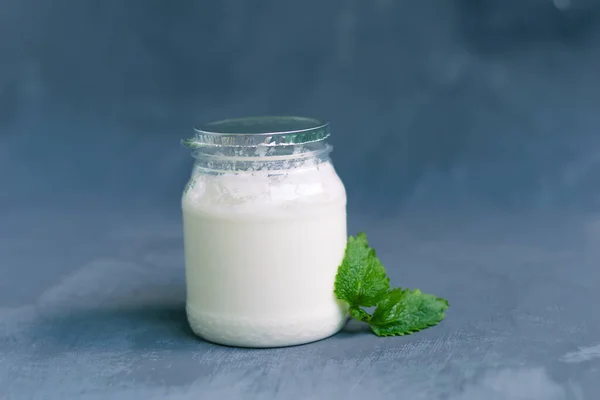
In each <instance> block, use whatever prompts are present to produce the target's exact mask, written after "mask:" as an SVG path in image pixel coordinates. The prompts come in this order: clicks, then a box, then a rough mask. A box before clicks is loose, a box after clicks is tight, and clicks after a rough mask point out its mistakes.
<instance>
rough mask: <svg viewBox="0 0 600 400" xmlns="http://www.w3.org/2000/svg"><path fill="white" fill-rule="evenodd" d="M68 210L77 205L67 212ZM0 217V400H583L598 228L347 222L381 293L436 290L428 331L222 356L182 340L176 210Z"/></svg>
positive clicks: (451, 218) (543, 218) (597, 355)
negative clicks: (383, 281) (381, 284)
mask: <svg viewBox="0 0 600 400" xmlns="http://www.w3.org/2000/svg"><path fill="white" fill-rule="evenodd" d="M81 204H83V202H82V203H81ZM32 210H35V208H32V207H29V206H27V205H24V206H23V207H20V208H19V207H13V208H12V209H10V210H9V211H10V212H9V211H4V212H3V214H2V220H3V223H2V227H1V228H0V238H1V239H2V241H1V243H0V272H1V274H2V275H1V276H2V279H1V280H0V398H2V399H4V398H7V399H29V398H32V399H72V398H83V399H109V398H110V399H141V398H146V399H229V398H231V399H364V398H369V397H368V396H371V398H376V399H398V398H410V399H428V400H431V399H450V400H459V399H460V400H463V399H465V400H466V399H474V400H480V399H486V400H495V399H498V400H506V399H544V400H553V399H595V398H597V396H595V394H597V393H598V392H599V391H600V379H598V378H600V316H599V315H600V314H598V310H597V304H599V303H600V291H599V290H598V285H599V284H600V269H599V268H598V260H599V258H600V246H598V242H600V219H596V218H595V217H594V216H590V215H587V216H584V215H568V216H567V215H561V216H557V215H541V214H540V215H508V214H507V215H496V216H493V217H492V216H490V215H491V214H487V215H485V214H482V215H479V216H477V217H476V216H470V217H466V216H465V215H466V214H463V215H458V214H450V213H448V214H447V215H442V214H440V215H435V216H434V215H431V214H427V213H406V214H405V215H397V216H393V217H390V218H386V219H385V220H377V219H374V218H369V217H365V216H360V215H350V216H349V225H350V230H351V232H354V231H357V230H363V229H364V230H365V231H367V232H368V233H369V236H370V238H371V241H372V244H373V245H374V246H375V247H376V248H377V250H378V253H379V255H380V257H381V259H382V260H383V262H384V264H385V265H386V266H387V268H388V270H389V273H390V276H391V279H392V282H393V283H394V284H398V285H403V286H410V287H419V288H421V289H422V290H424V291H428V292H432V293H435V294H438V295H440V296H444V297H446V298H448V299H449V300H450V303H451V308H450V309H449V311H448V313H447V318H446V320H445V321H444V322H443V323H442V324H441V325H439V326H437V327H434V328H431V329H428V330H425V331H423V332H421V333H418V334H415V335H412V336H406V337H395V338H378V337H376V336H374V335H372V334H371V333H369V331H368V330H367V329H365V328H366V327H365V326H362V325H360V324H356V323H350V324H349V325H348V326H347V327H346V328H345V329H344V330H343V331H342V332H340V333H339V334H337V335H335V336H334V337H331V338H329V339H326V340H322V341H319V342H316V343H312V344H308V345H303V346H297V347H291V348H279V349H266V350H251V349H236V348H228V347H223V346H218V345H214V344H210V343H206V342H204V341H202V340H200V339H198V338H196V337H194V336H193V334H192V333H191V332H190V330H189V328H188V326H187V323H186V319H185V312H184V298H185V285H184V283H185V282H184V269H183V254H182V234H181V224H180V218H179V214H178V211H177V210H176V208H173V210H171V211H169V212H168V213H165V211H164V210H150V209H147V210H140V209H133V208H130V209H128V208H126V207H122V209H119V208H118V207H114V208H110V209H108V208H105V209H102V208H101V207H99V208H93V207H88V208H87V209H86V208H82V207H71V206H67V205H64V206H62V207H59V206H55V207H54V208H52V209H45V210H41V211H38V212H36V211H32Z"/></svg>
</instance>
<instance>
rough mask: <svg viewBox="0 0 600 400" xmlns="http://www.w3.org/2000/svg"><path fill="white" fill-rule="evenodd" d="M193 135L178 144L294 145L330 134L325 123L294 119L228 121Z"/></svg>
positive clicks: (313, 140)
mask: <svg viewBox="0 0 600 400" xmlns="http://www.w3.org/2000/svg"><path fill="white" fill-rule="evenodd" d="M194 132H195V135H194V137H193V138H191V139H187V140H184V141H182V143H183V145H184V146H186V147H189V148H192V149H195V148H200V147H258V146H294V145H302V144H307V143H313V142H319V141H322V140H325V139H327V138H328V137H329V136H330V135H331V134H330V131H329V123H327V122H323V121H320V120H318V119H315V118H307V117H296V116H266V117H245V118H230V119H224V120H220V121H215V122H210V123H208V124H205V125H203V126H202V127H200V128H194Z"/></svg>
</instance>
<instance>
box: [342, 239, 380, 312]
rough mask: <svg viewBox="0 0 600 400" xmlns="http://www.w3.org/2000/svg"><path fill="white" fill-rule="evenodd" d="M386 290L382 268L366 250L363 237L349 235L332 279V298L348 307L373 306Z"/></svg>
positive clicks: (366, 244)
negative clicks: (333, 284)
mask: <svg viewBox="0 0 600 400" xmlns="http://www.w3.org/2000/svg"><path fill="white" fill-rule="evenodd" d="M389 288H390V280H389V278H388V277H387V274H386V272H385V268H384V267H383V265H382V264H381V261H379V259H378V258H377V255H376V254H375V250H374V249H372V248H371V247H369V242H368V241H367V235H365V234H364V233H362V232H361V233H359V234H358V235H356V237H352V236H350V238H349V239H348V244H347V245H346V252H345V254H344V259H343V261H342V265H340V267H339V268H338V273H337V275H336V277H335V290H334V293H335V296H336V297H337V298H338V299H339V300H342V301H345V302H346V303H348V304H349V305H350V308H351V309H352V308H357V307H359V306H362V307H373V306H375V305H377V302H378V301H379V299H380V298H382V297H383V296H384V295H385V294H386V293H387V291H388V290H389Z"/></svg>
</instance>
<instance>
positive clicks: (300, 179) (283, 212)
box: [182, 150, 347, 347]
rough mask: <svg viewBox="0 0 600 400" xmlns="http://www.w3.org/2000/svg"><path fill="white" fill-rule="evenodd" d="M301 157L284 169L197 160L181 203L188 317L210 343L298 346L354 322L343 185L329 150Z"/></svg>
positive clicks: (276, 164)
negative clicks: (347, 288)
mask: <svg viewBox="0 0 600 400" xmlns="http://www.w3.org/2000/svg"><path fill="white" fill-rule="evenodd" d="M293 153H294V152H291V154H292V155H287V156H285V160H284V161H285V162H284V163H282V160H281V159H278V158H277V157H270V156H268V155H266V156H264V157H258V158H255V159H252V160H248V159H246V158H245V157H241V158H240V157H238V158H235V157H224V158H220V159H219V160H218V162H217V163H215V162H213V161H214V160H215V158H214V156H212V155H211V156H209V157H208V158H209V159H210V160H212V161H210V162H207V160H206V157H204V155H199V156H197V157H196V158H197V162H196V164H195V166H194V171H193V173H192V176H191V178H190V181H189V182H188V185H187V186H186V189H185V191H184V194H183V199H182V209H183V222H184V244H185V260H186V284H187V315H188V320H189V323H190V326H191V327H192V329H193V331H194V332H195V333H196V334H197V335H199V336H201V337H203V338H205V339H206V340H209V341H212V342H216V343H220V344H225V345H232V346H242V347H279V346H289V345H297V344H302V343H308V342H312V341H316V340H319V339H323V338H325V337H328V336H331V335H333V334H335V333H336V332H338V331H339V330H340V329H341V328H342V327H343V325H344V323H345V321H346V315H347V310H346V309H345V307H344V305H343V304H342V303H341V302H339V301H337V300H336V299H335V296H334V294H333V289H334V281H335V275H336V272H337V268H338V266H339V264H340V263H341V261H342V259H343V256H344V249H345V246H346V241H347V231H346V192H345V189H344V185H343V183H342V182H341V180H340V178H339V177H338V175H337V173H336V171H335V169H334V167H333V165H332V163H331V161H330V160H329V158H328V156H327V154H328V150H327V151H321V152H320V153H319V155H318V156H311V155H310V154H309V155H306V154H302V153H301V152H300V155H297V156H294V155H293ZM325 153H326V154H325ZM210 157H213V158H210ZM257 160H259V161H257ZM240 163H242V164H243V167H241V168H240V166H239V164H240ZM234 164H235V165H234ZM215 165H219V166H220V168H219V169H218V170H215V169H214V166H215ZM207 166H209V167H207ZM257 166H258V167H257ZM229 167H231V168H229Z"/></svg>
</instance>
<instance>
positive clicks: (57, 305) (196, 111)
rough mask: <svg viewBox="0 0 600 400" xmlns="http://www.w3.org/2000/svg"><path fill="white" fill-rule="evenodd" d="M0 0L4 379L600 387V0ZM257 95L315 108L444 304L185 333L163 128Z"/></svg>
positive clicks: (462, 389) (72, 389)
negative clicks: (401, 317) (395, 328)
mask: <svg viewBox="0 0 600 400" xmlns="http://www.w3.org/2000/svg"><path fill="white" fill-rule="evenodd" d="M0 10H2V11H1V12H0V183H1V184H2V189H0V398H8V399H29V398H34V399H54V398H57V399H65V398H83V399H139V398H142V397H147V398H149V399H152V398H157V399H158V398H160V399H188V398H189V399H192V398H193V399H198V398H199V399H209V400H210V399H213V398H214V399H228V398H232V399H240V398H243V399H248V398H256V399H295V398H298V399H337V398H340V399H354V398H357V399H358V398H365V397H368V396H370V397H372V398H376V399H397V398H404V397H406V398H414V399H428V400H429V399H445V400H470V399H473V400H479V399H486V400H496V399H498V400H505V399H507V400H513V399H515V400H521V399H535V400H537V399H544V400H545V399H549V400H554V399H575V400H580V399H584V400H587V399H592V400H595V399H597V398H598V392H600V317H598V315H599V314H598V311H597V304H598V303H599V301H600V291H599V290H598V287H599V286H600V268H599V267H598V265H599V263H600V250H599V249H600V202H599V201H600V196H599V195H600V191H599V190H598V189H599V187H600V186H599V185H598V183H599V180H600V178H599V177H600V151H599V150H598V149H599V148H600V140H599V139H598V138H599V136H598V130H599V128H600V114H598V104H600V80H598V78H597V76H598V72H597V71H599V70H600V52H599V51H598V48H599V45H600V4H599V3H598V2H596V1H593V0H555V1H554V2H552V1H543V0H503V1H498V0H494V1H486V2H478V1H471V0H454V1H448V0H423V1H418V2H417V1H414V2H402V1H393V0H377V1H375V0H374V1H370V2H364V1H353V0H348V1H328V2H319V1H317V0H306V1H303V2H285V1H280V2H270V1H261V0H257V1H255V2H253V3H252V5H250V4H249V3H247V2H242V1H238V0H224V1H221V2H213V3H211V4H209V3H208V2H202V1H187V0H185V1H184V0H181V1H177V2H162V1H150V0H147V1H146V0H145V1H141V0H130V1H127V2H124V1H116V0H107V1H102V2H100V1H96V2H92V1H75V0H53V1H50V0H37V1H34V0H0ZM251 114H303V115H309V116H313V115H314V116H318V117H321V116H322V117H325V118H329V119H330V120H331V122H332V124H333V127H334V135H335V136H334V145H335V152H334V161H335V163H336V166H337V167H338V170H339V173H340V175H341V176H342V178H343V180H344V182H345V183H346V186H347V188H348V194H349V209H350V214H349V226H350V230H351V232H356V231H358V230H365V231H367V232H368V233H369V236H370V237H371V238H372V242H373V243H374V245H375V246H376V247H377V249H378V251H379V254H380V255H381V257H382V259H383V261H384V262H385V264H386V265H387V267H388V268H389V270H390V273H391V275H392V280H393V281H394V283H396V284H401V285H405V286H411V287H420V288H422V289H423V290H426V291H430V292H433V293H436V294H439V295H441V296H444V297H447V298H448V299H449V300H450V302H451V304H452V307H451V309H450V310H449V312H448V318H447V320H446V321H445V322H444V323H443V324H442V325H440V326H438V327H435V328H433V329H430V330H427V331H424V332H422V333H419V334H417V335H414V336H410V337H402V338H388V339H379V338H376V337H374V336H372V335H370V334H369V333H368V332H366V331H364V329H363V328H362V327H361V326H357V325H350V326H349V327H348V329H347V330H346V331H344V332H342V333H340V334H339V335H337V336H335V337H333V338H330V339H327V340H324V341H321V342H318V343H314V344H310V345H306V346H300V347H294V348H288V349H273V350H261V351H252V350H236V349H231V348H224V347H219V346H215V345H211V344H207V343H204V342H202V341H200V340H198V339H196V338H194V337H192V336H191V335H190V333H189V330H188V329H187V327H186V323H185V317H184V312H183V299H184V286H183V284H184V281H183V278H184V277H183V264H182V261H183V260H182V243H181V242H182V241H181V239H182V238H181V227H180V215H179V196H180V193H181V189H182V187H183V185H184V183H185V180H186V179H187V176H188V174H189V171H190V168H191V164H190V163H191V159H190V158H189V157H188V156H187V154H186V151H185V150H183V149H182V148H180V147H179V146H178V141H179V139H180V138H182V137H184V136H186V135H189V134H190V127H191V125H193V124H196V123H198V122H200V121H208V120H213V119H217V118H223V117H230V116H243V115H251Z"/></svg>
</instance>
